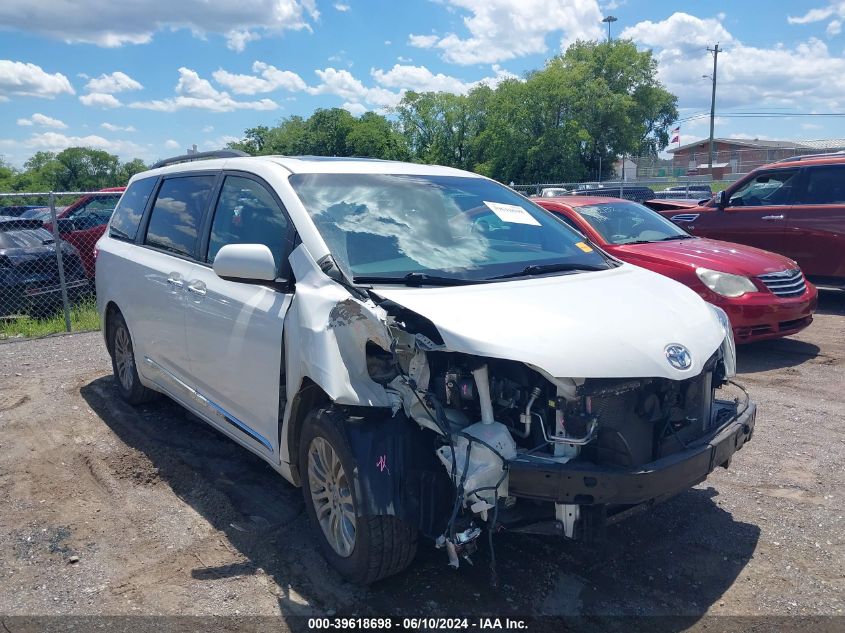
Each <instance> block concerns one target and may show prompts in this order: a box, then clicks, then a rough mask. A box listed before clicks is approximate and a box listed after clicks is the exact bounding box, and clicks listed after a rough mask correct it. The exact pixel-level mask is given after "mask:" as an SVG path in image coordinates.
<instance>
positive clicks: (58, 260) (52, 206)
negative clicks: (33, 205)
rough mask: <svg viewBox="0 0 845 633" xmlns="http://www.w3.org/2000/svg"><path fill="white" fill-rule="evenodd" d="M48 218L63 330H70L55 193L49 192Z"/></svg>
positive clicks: (68, 303)
mask: <svg viewBox="0 0 845 633" xmlns="http://www.w3.org/2000/svg"><path fill="white" fill-rule="evenodd" d="M50 219H51V221H52V223H53V245H54V246H55V247H56V263H57V264H58V266H59V286H60V287H61V289H62V306H63V307H64V310H65V330H66V331H68V332H70V302H69V301H68V298H67V284H66V283H65V265H64V260H63V259H62V240H61V238H60V237H59V220H58V218H57V217H56V194H54V193H53V192H52V191H51V192H50Z"/></svg>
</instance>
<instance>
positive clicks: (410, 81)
mask: <svg viewBox="0 0 845 633" xmlns="http://www.w3.org/2000/svg"><path fill="white" fill-rule="evenodd" d="M493 72H494V75H493V76H492V77H485V78H484V79H481V80H479V81H471V82H467V81H462V80H460V79H458V78H457V77H452V76H449V75H444V74H443V73H437V74H434V73H432V72H431V71H430V70H429V69H428V68H426V67H425V66H403V65H400V64H395V65H394V66H393V68H391V69H390V70H388V71H384V70H376V69H372V70H371V71H370V74H371V75H372V76H373V78H374V79H375V80H376V82H377V83H378V84H380V85H382V86H386V87H388V88H401V89H402V90H414V91H417V92H451V93H454V94H466V93H467V92H469V91H470V90H471V89H472V88H474V87H476V86H478V85H479V84H487V85H490V86H495V85H496V84H498V83H499V82H500V81H501V80H503V79H507V78H515V77H516V75H514V74H512V73H510V72H508V71H506V70H504V69H503V68H501V67H500V66H498V64H494V66H493Z"/></svg>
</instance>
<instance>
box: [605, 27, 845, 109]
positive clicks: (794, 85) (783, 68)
mask: <svg viewBox="0 0 845 633" xmlns="http://www.w3.org/2000/svg"><path fill="white" fill-rule="evenodd" d="M720 17H721V16H718V17H716V18H707V19H702V18H698V17H695V16H691V15H688V14H685V13H675V14H673V15H672V16H670V17H669V18H667V19H666V20H663V21H661V22H650V21H646V22H640V23H639V24H636V25H634V26H632V27H629V28H627V29H625V30H624V31H623V32H622V34H621V36H622V37H626V38H632V39H633V40H634V41H636V42H637V43H638V44H641V45H645V46H648V47H650V48H653V49H654V51H655V57H656V59H657V60H658V63H659V75H660V79H661V80H662V81H663V83H664V84H665V85H666V86H667V88H668V89H669V90H670V91H672V92H674V93H675V94H677V95H679V97H680V100H681V105H683V106H685V107H696V108H707V109H709V105H710V89H711V84H710V82H709V81H708V80H707V79H704V78H702V75H707V74H710V73H711V72H712V70H713V57H712V55H711V54H710V53H708V52H707V50H706V47H707V46H712V45H713V44H714V43H716V42H720V43H721V44H722V45H723V46H724V48H725V50H724V51H722V52H721V53H720V54H719V70H718V79H719V81H718V86H717V96H716V103H717V108H718V109H720V110H721V109H724V108H730V107H736V106H743V105H745V106H754V107H757V108H759V107H761V106H769V107H771V106H778V107H798V108H800V109H801V110H807V109H810V108H824V109H825V110H827V109H834V110H838V109H840V108H842V107H843V95H845V58H843V57H841V56H837V55H834V54H832V53H831V51H830V50H829V49H828V47H827V45H826V44H825V43H824V42H822V41H821V40H819V39H817V38H810V39H809V40H807V41H806V42H802V43H799V44H797V45H795V46H792V47H789V46H785V45H782V44H777V45H775V46H774V47H771V48H760V47H756V46H748V45H745V44H743V43H742V42H741V41H739V40H738V39H737V38H735V37H734V36H733V35H732V34H731V33H730V32H729V31H728V30H727V29H726V28H725V27H724V25H723V24H722V23H721V20H720V19H719V18H720Z"/></svg>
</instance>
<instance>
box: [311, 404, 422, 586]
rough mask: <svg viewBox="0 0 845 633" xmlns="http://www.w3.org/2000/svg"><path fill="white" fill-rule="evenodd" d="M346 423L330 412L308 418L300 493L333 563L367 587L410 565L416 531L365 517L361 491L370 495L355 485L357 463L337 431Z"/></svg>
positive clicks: (398, 522) (389, 520) (388, 520)
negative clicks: (360, 497)
mask: <svg viewBox="0 0 845 633" xmlns="http://www.w3.org/2000/svg"><path fill="white" fill-rule="evenodd" d="M343 421H344V417H343V416H342V415H340V414H337V413H334V412H332V411H329V410H326V409H315V410H314V411H312V412H311V413H309V414H308V418H307V419H306V420H305V422H304V425H303V429H302V437H301V440H300V444H299V464H300V472H301V473H302V495H303V498H304V500H305V508H306V510H307V512H308V516H309V517H310V518H311V522H312V524H313V525H314V528H315V529H314V532H315V533H316V534H317V535H318V537H317V538H318V539H319V540H320V545H321V547H322V549H323V554H324V555H325V557H326V560H327V561H328V562H329V564H330V565H331V566H332V567H334V568H335V569H336V570H337V571H338V573H340V575H341V576H343V577H344V578H346V579H347V580H349V581H350V582H353V583H356V584H369V583H372V582H375V581H376V580H379V579H381V578H386V577H387V576H392V575H393V574H396V573H398V572H400V571H402V570H403V569H404V568H405V567H407V566H408V565H410V564H411V561H413V559H414V556H415V555H416V553H417V530H416V529H415V528H414V527H413V526H411V525H409V524H408V523H405V522H404V521H402V520H401V519H399V518H398V517H395V516H363V515H362V510H361V509H362V508H363V507H364V506H365V503H362V502H363V501H365V500H362V499H359V498H358V491H359V490H361V493H362V494H366V491H365V490H363V487H362V486H358V485H357V481H356V478H357V472H358V468H357V467H358V465H357V464H356V463H355V459H354V458H353V456H352V452H351V451H350V450H349V446H348V443H347V442H346V439H345V438H344V436H343V434H342V433H341V432H340V430H339V429H338V425H339V424H342V423H343ZM318 515H319V518H318ZM321 519H322V521H321Z"/></svg>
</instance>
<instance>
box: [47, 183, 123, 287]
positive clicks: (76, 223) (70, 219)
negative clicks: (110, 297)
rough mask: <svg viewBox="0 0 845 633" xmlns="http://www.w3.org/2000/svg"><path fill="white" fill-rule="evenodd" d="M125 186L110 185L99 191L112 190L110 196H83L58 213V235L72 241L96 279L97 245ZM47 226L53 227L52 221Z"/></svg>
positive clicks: (86, 268) (91, 275)
mask: <svg viewBox="0 0 845 633" xmlns="http://www.w3.org/2000/svg"><path fill="white" fill-rule="evenodd" d="M124 189H125V187H111V188H109V189H101V190H100V191H111V192H114V195H109V196H82V197H81V198H79V199H78V200H76V201H75V202H74V203H73V204H71V205H70V206H68V207H66V208H65V209H64V211H62V212H61V214H57V216H56V217H57V218H58V228H59V235H61V238H62V239H63V240H65V241H66V242H69V243H71V244H73V246H74V247H76V250H77V251H79V255H80V257H81V258H82V263H83V265H84V266H85V272H86V273H87V274H88V277H90V278H91V279H93V278H94V264H95V260H96V257H95V254H94V246H95V245H96V244H97V240H98V239H100V237H101V236H102V235H103V233H104V232H105V230H106V225H107V224H108V222H109V218H110V217H111V214H112V211H114V206H115V205H116V204H117V201H118V200H120V194H121V192H122V191H123V190H124ZM44 228H46V229H47V230H48V231H52V230H53V223H52V222H51V221H50V219H49V218H48V219H47V221H46V222H45V223H44Z"/></svg>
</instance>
